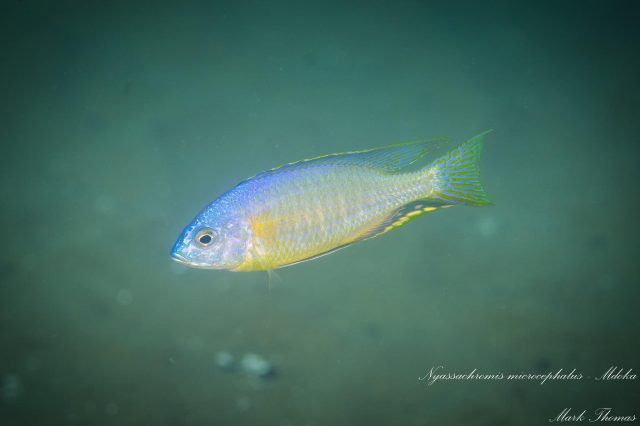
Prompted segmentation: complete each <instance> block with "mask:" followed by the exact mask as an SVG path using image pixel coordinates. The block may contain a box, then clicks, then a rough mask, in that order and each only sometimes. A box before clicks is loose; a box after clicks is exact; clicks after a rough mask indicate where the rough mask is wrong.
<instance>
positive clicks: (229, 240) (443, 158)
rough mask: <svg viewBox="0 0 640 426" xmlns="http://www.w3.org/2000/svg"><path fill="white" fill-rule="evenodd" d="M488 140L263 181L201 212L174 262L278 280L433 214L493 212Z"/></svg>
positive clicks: (351, 156) (353, 160)
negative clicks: (290, 269)
mask: <svg viewBox="0 0 640 426" xmlns="http://www.w3.org/2000/svg"><path fill="white" fill-rule="evenodd" d="M489 132H490V130H488V131H486V132H484V133H481V134H479V135H478V136H475V137H473V138H471V139H469V140H468V141H466V142H464V143H462V144H461V145H459V146H458V147H456V148H454V149H452V150H450V151H448V152H446V151H445V152H444V153H443V152H442V151H441V150H442V147H444V146H446V145H447V143H448V142H449V140H448V139H446V138H437V139H433V140H427V141H418V142H407V143H400V144H395V145H389V146H384V147H380V148H373V149H368V150H363V151H351V152H342V153H336V154H329V155H324V156H320V157H315V158H310V159H305V160H301V161H297V162H294V163H289V164H286V165H284V166H280V167H276V168H274V169H271V170H267V171H265V172H262V173H259V174H257V175H255V176H253V177H251V178H249V179H247V180H245V181H243V182H241V183H239V184H238V185H236V186H235V187H234V188H232V189H231V190H229V191H227V192H226V193H224V194H223V195H221V196H220V197H218V198H217V199H215V200H214V201H213V202H211V203H210V204H209V205H207V206H206V207H205V208H204V209H203V210H202V211H200V213H199V214H198V215H197V216H196V217H195V218H194V219H193V220H192V221H191V222H190V223H189V224H188V225H187V226H186V227H185V228H184V230H183V231H182V233H181V234H180V236H179V237H178V239H177V241H176V242H175V244H174V245H173V248H172V249H171V257H172V258H173V259H174V260H176V261H178V262H180V263H183V264H185V265H188V266H190V267H195V268H206V269H224V270H230V271H235V272H251V271H272V270H274V269H277V268H281V267H284V266H289V265H294V264H297V263H301V262H304V261H308V260H311V259H316V258H318V257H320V256H324V255H326V254H329V253H333V252H335V251H336V250H339V249H341V248H344V247H347V246H349V245H351V244H354V243H356V242H359V241H363V240H367V239H370V238H373V237H377V236H379V235H382V234H385V233H387V232H389V231H391V230H393V229H397V228H399V227H401V226H404V225H405V224H407V223H408V222H410V221H412V220H413V219H415V218H417V217H419V216H422V215H423V214H426V213H431V212H434V211H437V210H441V209H444V208H448V207H451V206H454V205H458V204H462V205H469V206H477V207H479V206H486V205H489V204H491V202H490V201H489V199H488V197H487V194H486V192H485V190H484V188H483V186H482V184H481V183H480V168H479V159H480V155H481V152H482V147H483V140H484V137H485V135H486V134H487V133H489ZM439 151H440V154H438V152H439Z"/></svg>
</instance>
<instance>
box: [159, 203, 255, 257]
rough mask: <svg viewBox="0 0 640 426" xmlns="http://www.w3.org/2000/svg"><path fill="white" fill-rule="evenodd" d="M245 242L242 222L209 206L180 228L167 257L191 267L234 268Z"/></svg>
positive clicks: (247, 234) (241, 255) (244, 228)
mask: <svg viewBox="0 0 640 426" xmlns="http://www.w3.org/2000/svg"><path fill="white" fill-rule="evenodd" d="M248 241H249V230H248V228H247V225H246V224H245V223H244V221H242V220H241V219H240V218H236V217H234V216H229V215H220V214H218V212H217V211H216V206H215V205H210V206H209V207H207V208H206V209H205V210H204V211H203V212H202V213H200V214H199V215H198V216H197V217H196V218H195V219H194V220H193V221H192V222H191V223H190V224H189V225H187V227H186V228H185V229H184V231H182V234H180V237H178V240H177V241H176V243H175V244H174V245H173V248H172V249H171V257H172V258H173V259H174V260H176V261H178V262H180V263H183V264H185V265H187V266H191V267H194V268H205V269H234V268H236V267H238V266H239V265H240V264H242V262H244V260H245V256H246V248H247V242H248Z"/></svg>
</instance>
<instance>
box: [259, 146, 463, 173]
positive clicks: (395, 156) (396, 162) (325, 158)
mask: <svg viewBox="0 0 640 426" xmlns="http://www.w3.org/2000/svg"><path fill="white" fill-rule="evenodd" d="M449 142H450V140H449V139H448V138H445V137H440V138H434V139H429V140H424V141H417V142H405V143H399V144H395V145H388V146H383V147H380V148H372V149H366V150H362V151H350V152H338V153H335V154H328V155H322V156H320V157H314V158H307V159H304V160H300V161H296V162H293V163H289V164H285V165H283V166H279V167H275V168H273V169H271V170H267V171H265V172H262V173H259V174H257V175H256V176H254V177H258V176H263V175H266V174H272V173H275V172H282V171H286V170H293V169H299V168H304V167H315V166H319V165H322V164H327V165H350V166H361V167H365V168H373V169H380V170H383V171H385V172H388V173H395V172H398V171H400V170H402V169H404V168H406V167H409V166H410V165H412V164H414V163H415V162H417V161H418V160H420V159H421V158H423V157H424V156H426V155H427V154H430V153H433V152H436V151H439V150H440V149H442V148H443V147H444V146H445V145H446V144H448V143H449Z"/></svg>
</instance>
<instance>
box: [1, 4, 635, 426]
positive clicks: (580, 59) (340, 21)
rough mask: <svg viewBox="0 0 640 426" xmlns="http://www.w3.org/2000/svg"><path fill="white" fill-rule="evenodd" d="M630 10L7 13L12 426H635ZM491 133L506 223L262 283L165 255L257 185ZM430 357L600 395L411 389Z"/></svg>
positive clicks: (7, 331)
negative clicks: (330, 158) (600, 422)
mask: <svg viewBox="0 0 640 426" xmlns="http://www.w3.org/2000/svg"><path fill="white" fill-rule="evenodd" d="M639 18H640V8H639V7H638V3H637V2H633V1H613V2H578V1H573V2H570V1H567V2H547V3H544V2H543V3H540V2H534V3H531V2H529V3H524V2H513V3H506V2H437V3H427V2H387V1H385V2H380V3H375V4H371V3H369V2H346V3H340V2H336V3H334V4H328V3H325V2H316V3H307V2H301V3H298V2H289V3H284V2H277V1H276V2H257V1H252V2H234V1H229V2H207V1H200V2H190V3H178V2H175V3H169V2H167V3H162V4H161V3H155V2H144V3H142V2H132V3H131V4H130V3H129V2H82V1H61V2H32V1H17V0H9V1H7V2H5V5H4V6H3V13H2V16H1V17H0V21H1V27H0V28H1V31H2V37H1V38H0V43H1V46H2V52H3V53H2V57H3V61H2V62H3V64H4V65H3V66H2V68H1V69H0V76H1V77H2V78H1V79H0V93H2V102H1V103H0V109H1V111H0V112H1V115H0V117H1V118H0V120H1V126H0V137H1V140H2V155H0V177H1V181H0V191H1V192H0V199H1V200H2V202H1V206H2V208H0V217H1V218H2V225H3V229H4V241H3V244H2V248H1V249H0V391H1V392H0V424H2V425H8V426H13V425H58V424H68V425H89V424H90V425H147V424H148V425H157V426H162V425H249V424H262V425H278V426H286V425H538V424H548V423H549V422H548V419H549V418H554V417H556V416H557V415H558V414H560V412H561V411H562V410H563V409H565V408H567V407H571V408H572V409H573V412H574V414H579V412H581V411H582V410H585V409H586V410H588V412H593V410H595V409H596V408H598V407H612V408H613V411H614V413H615V414H619V415H632V414H634V415H635V416H636V421H640V409H638V407H639V405H637V402H638V401H639V400H640V380H638V379H636V380H608V381H595V380H593V378H594V377H597V376H601V375H602V374H603V373H604V372H605V371H606V370H607V369H609V367H611V366H617V367H621V368H624V369H625V371H626V370H628V369H629V368H632V369H633V370H634V372H635V373H636V374H638V371H640V364H638V360H639V359H640V349H639V347H638V338H637V337H638V329H639V326H640V320H639V318H640V317H639V314H638V297H639V295H640V290H639V287H638V284H639V272H640V271H639V267H638V261H637V260H638V248H637V247H638V235H639V232H638V231H639V226H638V221H637V219H636V216H637V210H638V204H639V203H638V198H639V197H638V189H637V182H638V178H639V173H638V166H637V164H638V158H639V157H638V148H637V146H638V143H640V140H639V139H638V135H639V134H640V132H639V130H640V129H639V127H640V126H639V125H638V117H639V112H640V108H639V107H640V87H639V83H638V82H639V80H638V75H639V73H640V66H639V65H640V60H639V56H638V51H640V32H639V31H638V26H637V22H638V19H639ZM488 128H493V129H495V132H494V133H492V134H491V135H490V136H489V137H488V138H487V144H486V146H485V153H484V158H483V180H484V184H485V187H486V189H487V191H488V193H489V195H490V197H491V198H492V200H493V201H494V202H495V205H494V206H491V207H487V208H482V209H477V208H470V207H455V208H452V209H448V210H445V211H442V212H438V213H435V214H432V215H427V216H425V217H423V218H420V219H419V220H416V221H415V222H413V223H411V224H410V225H407V226H406V227H403V228H401V229H399V230H397V231H394V232H392V233H389V234H387V235H384V236H383V237H380V238H376V239H374V240H371V241H367V242H364V243H361V244H358V245H355V246H353V247H351V248H348V249H346V250H343V251H340V252H339V253H336V254H334V255H331V256H327V257H323V258H321V259H318V260H315V261H313V262H308V263H304V264H300V265H297V266H293V267H291V268H286V269H282V270H280V271H279V272H278V274H279V276H280V279H279V280H276V281H275V282H274V283H272V286H271V289H270V290H269V288H268V286H267V283H268V278H267V275H266V274H264V273H229V272H218V271H204V270H187V269H186V268H184V267H182V266H181V265H178V264H177V263H175V262H172V261H171V259H170V258H169V255H168V253H169V250H170V248H171V245H172V244H173V242H174V240H175V238H176V237H177V235H178V233H179V232H180V231H181V229H182V227H183V226H184V225H186V224H187V223H188V221H190V220H191V218H192V217H193V216H194V215H195V213H197V211H198V210H199V209H200V208H201V207H202V206H204V205H205V204H206V203H208V202H209V201H211V200H212V199H214V198H215V197H216V196H218V195H219V194H221V193H222V192H223V191H225V190H227V189H229V188H230V187H231V186H233V185H234V184H236V183H237V182H239V181H240V180H243V179H245V178H247V177H248V176H251V175H253V174H255V173H256V172H259V171H261V170H264V169H268V168H270V167H273V166H276V165H279V164H282V163H286V162H289V161H293V160H297V159H300V158H306V157H310V156H315V155H320V154H325V153H329V152H335V151H345V150H354V149H363V148H369V147H373V146H378V145H385V144H389V143H393V142H399V141H404V140H411V139H418V138H423V137H429V136H434V135H449V136H451V137H453V138H454V139H455V140H456V141H463V140H466V139H467V138H469V137H471V136H473V135H475V134H477V133H479V132H481V131H483V130H485V129H488ZM247 354H256V355H257V356H258V358H257V359H262V360H263V361H264V362H266V363H268V365H269V367H270V368H272V369H273V371H271V374H269V375H268V376H266V377H262V376H259V375H258V374H257V373H256V370H255V369H254V370H252V369H251V368H252V367H251V365H254V364H255V362H254V363H253V364H252V363H251V362H250V361H251V360H254V361H255V360H256V357H253V358H251V355H249V357H248V358H246V356H247ZM230 357H231V358H230ZM230 359H231V361H229V360H230ZM243 359H244V363H243ZM229 362H230V365H229ZM437 366H443V371H446V372H457V373H468V372H470V371H472V370H473V369H477V371H478V372H479V373H492V372H518V373H520V372H525V373H532V374H546V373H548V372H557V371H558V370H559V369H563V372H565V373H569V372H570V371H571V370H573V369H576V372H578V373H580V374H582V375H583V376H584V377H583V379H581V380H555V381H549V382H546V383H545V384H544V385H540V384H539V383H538V382H537V381H532V380H529V381H527V380H440V381H437V382H436V383H434V384H433V385H431V386H429V385H428V384H427V383H426V381H420V380H418V377H422V376H425V375H426V374H428V372H429V370H430V369H431V368H432V367H437Z"/></svg>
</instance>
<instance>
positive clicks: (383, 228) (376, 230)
mask: <svg viewBox="0 0 640 426" xmlns="http://www.w3.org/2000/svg"><path fill="white" fill-rule="evenodd" d="M447 207H451V205H450V204H445V203H442V202H439V201H432V200H418V201H414V202H411V203H409V204H405V205H404V206H402V207H400V208H399V209H396V210H394V211H393V212H392V213H391V214H390V215H388V216H387V217H386V218H385V219H384V220H383V221H382V222H380V223H379V224H377V225H376V226H374V227H373V228H371V229H369V230H368V231H367V232H365V233H364V234H363V235H362V236H360V237H359V238H358V240H367V239H369V238H373V237H377V236H378V235H382V234H384V233H385V232H389V231H391V230H392V229H396V228H399V227H401V226H402V225H405V224H407V223H409V222H410V221H412V220H413V219H415V218H417V217H418V216H422V215H423V214H425V213H431V212H434V211H436V210H439V209H443V208H447Z"/></svg>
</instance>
